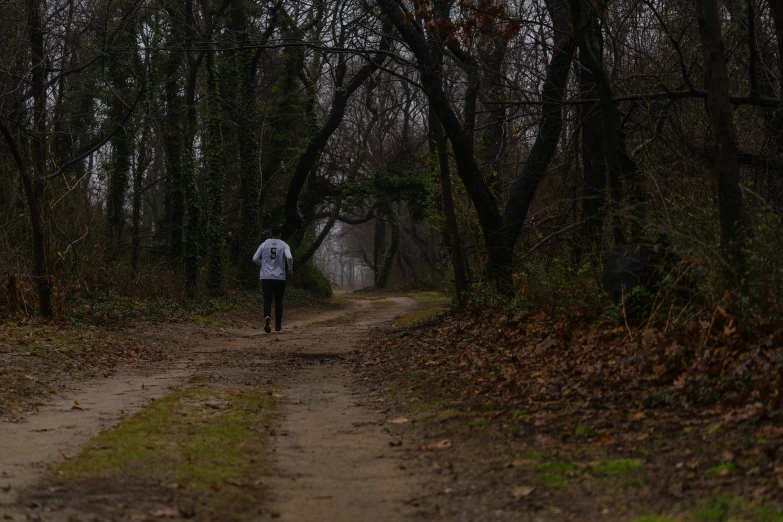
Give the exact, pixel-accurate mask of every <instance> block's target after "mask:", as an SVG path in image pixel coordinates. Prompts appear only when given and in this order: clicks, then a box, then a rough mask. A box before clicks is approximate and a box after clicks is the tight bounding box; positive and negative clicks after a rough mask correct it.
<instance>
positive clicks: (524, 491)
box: [509, 486, 536, 499]
mask: <svg viewBox="0 0 783 522" xmlns="http://www.w3.org/2000/svg"><path fill="white" fill-rule="evenodd" d="M535 490H536V488H535V487H533V486H517V487H515V488H513V489H511V491H509V493H511V496H512V497H514V498H517V499H519V498H525V497H529V496H530V495H531V494H532V493H533V492H534V491H535Z"/></svg>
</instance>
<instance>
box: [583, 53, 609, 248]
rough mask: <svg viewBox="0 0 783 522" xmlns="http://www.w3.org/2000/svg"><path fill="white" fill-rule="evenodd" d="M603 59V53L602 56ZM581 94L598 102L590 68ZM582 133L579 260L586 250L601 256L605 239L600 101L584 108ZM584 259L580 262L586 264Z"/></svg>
mask: <svg viewBox="0 0 783 522" xmlns="http://www.w3.org/2000/svg"><path fill="white" fill-rule="evenodd" d="M599 56H601V54H599ZM579 78H580V89H579V90H580V92H581V93H582V98H583V99H589V100H595V99H597V93H596V84H595V77H594V76H593V73H592V72H590V69H588V68H586V67H581V69H580V75H579ZM581 113H582V114H581V122H582V126H581V132H582V171H583V173H584V178H583V179H584V186H583V188H582V225H581V234H580V235H581V241H583V244H580V245H578V246H577V248H578V249H579V253H578V255H577V258H583V256H584V252H585V250H586V251H587V252H590V253H592V255H593V256H595V255H596V254H598V252H600V249H601V243H602V237H603V225H604V223H603V217H604V206H605V202H606V162H605V161H604V133H603V122H602V121H601V107H600V105H599V104H598V102H595V103H592V104H590V105H582V106H581ZM583 260H584V259H580V261H583Z"/></svg>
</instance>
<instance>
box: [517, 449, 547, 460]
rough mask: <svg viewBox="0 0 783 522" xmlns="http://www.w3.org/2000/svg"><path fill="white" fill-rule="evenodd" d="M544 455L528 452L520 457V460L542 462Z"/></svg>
mask: <svg viewBox="0 0 783 522" xmlns="http://www.w3.org/2000/svg"><path fill="white" fill-rule="evenodd" d="M543 458H544V454H543V453H542V452H540V451H528V452H526V453H523V454H522V455H520V456H519V460H541V459H543Z"/></svg>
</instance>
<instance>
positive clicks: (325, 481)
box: [271, 298, 413, 522]
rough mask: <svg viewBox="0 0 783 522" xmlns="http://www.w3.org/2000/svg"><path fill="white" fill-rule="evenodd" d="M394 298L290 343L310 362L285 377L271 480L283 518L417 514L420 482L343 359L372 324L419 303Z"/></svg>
mask: <svg viewBox="0 0 783 522" xmlns="http://www.w3.org/2000/svg"><path fill="white" fill-rule="evenodd" d="M394 302H395V306H393V307H388V308H381V309H380V310H373V309H372V307H371V306H370V305H369V303H367V302H364V303H360V306H361V305H363V306H364V307H365V308H364V309H363V310H361V309H360V310H361V312H360V313H361V314H362V315H361V316H360V319H359V320H358V321H357V322H355V323H352V324H348V325H335V326H324V327H321V328H312V329H303V330H302V331H301V332H300V333H299V334H298V335H296V336H294V337H292V338H291V339H290V341H289V342H288V343H287V344H288V345H289V346H298V347H299V348H298V349H297V352H296V353H295V356H296V357H299V358H301V359H304V360H307V361H309V364H308V365H307V367H305V368H303V369H302V370H301V371H300V372H297V373H296V374H292V375H289V376H288V377H287V378H286V379H284V380H283V381H281V383H280V384H281V385H282V388H283V390H284V391H283V394H284V395H285V402H284V403H283V406H282V413H283V415H282V419H281V421H280V425H279V427H280V433H279V435H281V436H279V437H277V442H276V444H275V445H274V446H273V450H274V452H275V457H274V459H273V467H274V469H275V470H276V472H277V473H276V474H275V475H274V476H273V477H272V479H271V486H272V491H273V493H274V502H273V505H272V509H273V512H274V513H275V515H280V519H281V520H290V521H297V520H301V521H313V522H316V521H319V522H320V521H323V522H327V521H328V522H338V521H340V522H350V521H367V520H378V521H396V520H405V519H407V517H409V516H411V515H412V509H411V507H410V506H408V505H406V501H407V500H408V499H410V498H411V496H412V486H413V484H411V483H409V482H408V481H407V477H406V476H405V475H404V473H403V471H402V469H401V468H404V466H402V464H401V462H400V458H401V455H400V454H399V449H397V448H395V447H393V446H391V445H390V442H392V438H391V436H390V435H388V434H387V433H384V432H383V431H382V427H381V426H382V425H383V422H384V420H385V418H384V417H383V416H382V415H380V413H381V411H382V410H380V409H379V404H378V403H373V402H372V401H371V400H370V399H367V398H364V397H362V396H361V395H360V394H358V393H356V391H355V388H354V385H353V383H352V381H353V380H354V379H355V376H354V375H353V374H352V373H351V371H350V369H349V368H347V367H346V365H345V364H344V363H343V362H342V360H341V356H342V355H345V354H346V353H348V352H350V351H351V350H352V349H354V348H355V346H354V344H355V343H356V342H357V341H358V340H360V339H361V338H362V337H363V334H364V332H366V330H367V329H368V328H371V327H372V326H375V325H378V324H380V323H382V322H383V321H384V320H387V319H390V318H391V317H393V316H394V315H396V314H398V313H400V311H401V309H405V308H408V307H410V306H411V301H410V300H409V299H406V298H396V299H394ZM327 324H328V323H327ZM287 341H288V340H287ZM373 404H374V405H375V406H374V409H373V406H372V405H373ZM381 406H382V405H381Z"/></svg>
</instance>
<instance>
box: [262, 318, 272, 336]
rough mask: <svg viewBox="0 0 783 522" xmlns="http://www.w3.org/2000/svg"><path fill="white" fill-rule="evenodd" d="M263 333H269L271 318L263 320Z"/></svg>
mask: <svg viewBox="0 0 783 522" xmlns="http://www.w3.org/2000/svg"><path fill="white" fill-rule="evenodd" d="M264 331H265V332H266V333H270V332H271V331H272V318H271V317H269V316H267V317H266V319H264Z"/></svg>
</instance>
